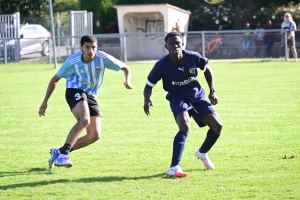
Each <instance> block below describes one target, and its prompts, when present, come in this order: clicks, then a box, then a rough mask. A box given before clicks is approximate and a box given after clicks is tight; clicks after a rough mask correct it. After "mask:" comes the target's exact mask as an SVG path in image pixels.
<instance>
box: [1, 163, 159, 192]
mask: <svg viewBox="0 0 300 200" xmlns="http://www.w3.org/2000/svg"><path fill="white" fill-rule="evenodd" d="M32 173H36V174H51V173H52V172H51V171H49V170H48V169H46V168H33V169H30V170H28V171H21V172H0V177H7V176H17V175H26V174H27V175H28V174H32ZM159 177H161V178H165V173H159V174H153V175H149V176H138V177H126V176H103V177H91V178H80V179H72V180H71V179H58V180H50V181H36V182H30V183H16V184H10V185H3V186H0V190H7V189H15V188H19V187H37V186H44V185H52V184H56V183H70V182H75V183H77V182H78V183H93V182H114V181H124V180H140V179H151V178H159Z"/></svg>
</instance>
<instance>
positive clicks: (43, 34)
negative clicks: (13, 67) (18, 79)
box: [0, 24, 51, 60]
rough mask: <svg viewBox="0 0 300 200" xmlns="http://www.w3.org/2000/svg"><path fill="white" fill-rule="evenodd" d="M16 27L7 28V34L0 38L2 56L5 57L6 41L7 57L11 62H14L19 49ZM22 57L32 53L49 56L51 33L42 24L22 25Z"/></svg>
mask: <svg viewBox="0 0 300 200" xmlns="http://www.w3.org/2000/svg"><path fill="white" fill-rule="evenodd" d="M14 33H15V31H14V27H12V26H10V27H7V33H4V34H3V36H4V37H2V38H5V40H3V39H2V40H1V37H0V51H1V52H0V56H1V57H3V55H4V52H3V51H4V43H3V41H6V48H7V56H8V59H9V60H14V58H15V55H16V52H15V50H16V49H17V48H16V47H17V37H16V36H15V35H14ZM19 34H20V35H19V38H20V40H19V41H20V43H19V44H20V46H19V49H20V56H22V55H26V54H32V53H41V55H42V56H49V54H50V49H49V40H50V37H51V33H50V32H49V31H48V30H47V29H45V28H44V27H43V26H42V25H40V24H22V25H20V30H19Z"/></svg>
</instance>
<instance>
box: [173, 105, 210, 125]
mask: <svg viewBox="0 0 300 200" xmlns="http://www.w3.org/2000/svg"><path fill="white" fill-rule="evenodd" d="M170 107H171V110H172V112H173V115H174V118H175V119H176V117H177V116H178V115H179V114H180V113H182V112H185V111H187V112H188V113H189V115H190V117H193V118H194V120H195V122H196V123H197V124H198V126H199V127H204V126H206V124H203V123H202V120H203V118H204V117H205V116H206V115H208V114H210V113H213V112H216V110H215V109H214V108H213V106H212V105H211V104H210V103H209V102H207V101H206V100H202V101H199V102H197V103H190V102H189V101H186V100H183V99H175V100H171V101H170Z"/></svg>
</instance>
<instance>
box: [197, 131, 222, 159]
mask: <svg viewBox="0 0 300 200" xmlns="http://www.w3.org/2000/svg"><path fill="white" fill-rule="evenodd" d="M219 136H220V135H219V134H217V133H215V132H214V131H213V130H212V129H209V130H208V131H207V135H206V138H205V140H204V142H203V144H202V146H201V147H200V153H207V152H208V151H209V150H210V149H211V147H212V146H214V144H215V143H216V141H217V140H218V138H219Z"/></svg>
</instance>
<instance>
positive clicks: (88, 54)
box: [80, 42, 98, 62]
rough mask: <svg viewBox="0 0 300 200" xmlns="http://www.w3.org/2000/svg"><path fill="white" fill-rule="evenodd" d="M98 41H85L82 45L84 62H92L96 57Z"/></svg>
mask: <svg viewBox="0 0 300 200" xmlns="http://www.w3.org/2000/svg"><path fill="white" fill-rule="evenodd" d="M97 47H98V45H97V43H96V42H94V43H92V42H85V43H84V44H83V46H80V49H81V51H82V53H83V54H82V60H83V62H90V61H91V60H93V59H94V57H95V55H96V51H97Z"/></svg>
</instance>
